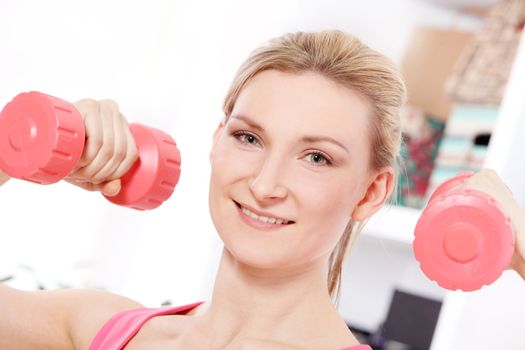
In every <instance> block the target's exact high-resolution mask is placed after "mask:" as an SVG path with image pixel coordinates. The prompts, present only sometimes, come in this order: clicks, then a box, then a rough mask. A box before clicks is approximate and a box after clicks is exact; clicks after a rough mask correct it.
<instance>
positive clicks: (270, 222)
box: [235, 202, 293, 229]
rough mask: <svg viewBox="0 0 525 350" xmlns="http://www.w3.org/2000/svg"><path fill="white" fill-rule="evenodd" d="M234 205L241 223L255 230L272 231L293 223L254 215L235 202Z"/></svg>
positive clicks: (277, 218)
mask: <svg viewBox="0 0 525 350" xmlns="http://www.w3.org/2000/svg"><path fill="white" fill-rule="evenodd" d="M235 204H236V205H237V209H238V211H239V214H240V215H241V218H242V219H243V221H244V222H245V223H247V224H248V225H250V226H254V227H256V228H263V229H274V228H279V227H284V226H285V225H288V224H291V223H293V221H291V220H287V219H283V218H279V217H274V216H265V215H260V214H256V213H254V212H253V211H252V210H250V209H248V208H246V207H245V206H242V205H241V204H239V203H237V202H235Z"/></svg>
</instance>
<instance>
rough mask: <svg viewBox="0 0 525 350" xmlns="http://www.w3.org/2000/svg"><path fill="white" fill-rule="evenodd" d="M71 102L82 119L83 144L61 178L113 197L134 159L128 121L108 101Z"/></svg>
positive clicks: (134, 152) (134, 146)
mask: <svg viewBox="0 0 525 350" xmlns="http://www.w3.org/2000/svg"><path fill="white" fill-rule="evenodd" d="M74 105H75V107H76V108H77V109H78V111H79V112H80V114H81V115H82V117H83V118H84V124H85V130H86V143H85V145H84V151H83V153H82V157H81V158H80V161H79V162H78V164H77V166H76V167H75V169H74V170H73V172H72V173H71V174H69V175H68V176H67V177H66V178H65V180H66V181H67V182H69V183H72V184H73V185H76V186H79V187H81V188H83V189H85V190H88V191H100V192H102V193H103V194H105V195H107V196H114V195H116V194H118V192H119V191H120V178H121V177H122V175H124V174H125V173H126V172H127V171H128V170H129V169H130V168H131V166H132V165H133V163H135V161H136V160H137V158H138V151H137V146H136V144H135V140H134V139H133V135H132V134H131V132H130V130H129V126H128V122H127V121H126V119H125V118H124V116H123V115H122V114H121V113H120V111H119V107H118V105H117V103H116V102H115V101H112V100H102V101H95V100H91V99H83V100H80V101H78V102H76V103H74Z"/></svg>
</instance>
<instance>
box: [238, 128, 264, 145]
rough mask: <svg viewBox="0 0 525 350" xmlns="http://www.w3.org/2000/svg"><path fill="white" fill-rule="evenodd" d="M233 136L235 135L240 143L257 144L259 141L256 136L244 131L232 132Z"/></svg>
mask: <svg viewBox="0 0 525 350" xmlns="http://www.w3.org/2000/svg"><path fill="white" fill-rule="evenodd" d="M232 135H233V137H235V138H236V139H237V140H239V141H240V142H241V143H244V144H248V145H257V144H258V143H259V140H258V139H257V136H255V135H253V134H251V133H249V132H246V131H237V132H234V133H233V134H232Z"/></svg>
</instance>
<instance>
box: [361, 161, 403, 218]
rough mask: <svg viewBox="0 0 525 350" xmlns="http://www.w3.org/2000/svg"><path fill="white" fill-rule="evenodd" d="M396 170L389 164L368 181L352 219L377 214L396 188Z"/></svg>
mask: <svg viewBox="0 0 525 350" xmlns="http://www.w3.org/2000/svg"><path fill="white" fill-rule="evenodd" d="M395 180H396V176H395V172H394V169H392V167H390V166H388V167H385V168H382V169H381V170H379V171H378V172H376V173H375V174H374V175H373V177H372V180H371V182H369V183H368V186H367V188H366V191H365V194H364V196H363V198H361V200H360V201H359V203H358V204H357V206H356V207H355V208H354V211H353V212H352V220H354V221H364V220H366V219H368V218H369V217H370V216H372V215H373V214H375V213H376V212H377V211H378V210H379V209H381V207H382V206H383V204H385V202H386V200H387V199H388V197H389V196H390V194H391V193H392V191H393V190H394V182H395Z"/></svg>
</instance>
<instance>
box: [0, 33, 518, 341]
mask: <svg viewBox="0 0 525 350" xmlns="http://www.w3.org/2000/svg"><path fill="white" fill-rule="evenodd" d="M404 100H405V87H404V84H403V81H402V79H401V77H400V75H399V73H398V71H397V70H396V69H395V67H394V65H393V64H392V63H391V62H390V61H389V60H388V59H387V58H385V57H384V56H382V55H381V54H379V53H377V52H375V51H373V50H371V49H370V48H368V47H367V46H365V45H363V44H362V43H361V42H360V41H359V40H358V39H356V38H354V37H352V36H350V35H347V34H344V33H342V32H339V31H324V32H319V33H295V34H288V35H285V36H282V37H279V38H276V39H274V40H272V41H270V42H269V43H268V44H267V45H266V46H264V47H261V48H259V49H257V50H256V51H254V52H253V53H252V54H251V55H250V57H249V58H248V59H247V60H246V61H245V62H244V63H243V65H242V66H241V67H240V69H239V71H238V72H237V75H236V76H235V78H234V80H233V83H232V86H231V88H230V89H229V91H228V93H227V96H226V100H225V103H224V114H225V116H224V118H223V119H222V121H221V122H220V124H219V126H218V127H217V129H216V131H215V133H214V135H213V146H212V149H211V152H210V163H211V169H212V172H211V179H210V191H209V206H210V213H211V217H212V220H213V223H214V226H215V227H216V229H217V232H218V233H219V235H220V237H221V239H222V240H223V242H224V249H223V254H222V258H221V261H220V266H219V269H218V274H217V278H216V282H215V286H214V290H213V296H212V298H211V300H210V301H208V302H206V303H195V304H192V305H186V306H183V307H178V308H167V309H166V308H165V309H156V310H149V309H146V308H144V307H142V306H141V305H140V304H138V303H136V302H134V301H132V300H129V299H127V298H124V297H121V296H117V295H113V294H109V293H105V292H101V291H93V290H57V291H45V292H23V291H18V290H14V289H11V288H7V287H5V286H3V287H0V308H1V310H2V313H1V315H0V348H2V349H25V348H38V349H91V350H94V349H123V348H124V347H125V349H127V350H133V349H232V350H233V349H334V350H336V349H355V350H358V349H369V347H368V346H359V345H358V341H357V340H356V338H355V337H354V336H353V335H352V333H351V332H350V331H349V329H348V328H347V326H346V324H345V322H344V321H343V320H342V319H341V317H340V316H339V314H338V312H337V311H336V309H335V307H334V300H336V299H337V292H338V286H339V282H340V274H341V267H342V263H343V260H344V257H345V254H346V252H347V250H348V248H349V246H350V245H351V242H352V241H353V240H354V239H355V237H356V235H357V234H358V231H359V229H360V227H361V225H360V223H363V222H364V221H365V220H366V219H367V218H369V217H370V216H371V215H373V214H374V213H375V212H377V211H378V210H379V209H380V208H381V207H382V205H383V204H384V203H385V201H386V200H387V199H388V197H389V196H390V194H391V193H392V192H393V190H394V187H395V183H396V171H395V169H396V161H397V157H398V153H399V148H400V142H401V129H400V121H399V110H400V107H401V106H402V105H403V103H404ZM76 106H77V107H78V109H79V110H80V111H81V112H82V114H83V116H84V118H85V124H86V130H87V146H86V149H85V152H84V154H83V158H82V160H81V162H80V163H79V167H78V169H76V171H75V172H74V173H72V174H71V175H70V176H69V178H68V179H67V180H68V181H70V182H72V183H74V184H76V185H78V186H81V187H83V188H85V189H88V190H98V191H102V192H104V193H106V194H109V195H111V194H114V193H117V192H118V190H119V180H118V179H119V177H120V176H122V174H123V173H125V171H126V170H128V169H129V167H130V166H131V164H133V162H134V161H135V160H136V157H137V151H136V147H135V144H134V142H133V138H132V137H131V134H130V133H129V129H128V126H127V122H126V120H125V119H124V118H123V117H122V115H121V114H120V112H119V110H118V106H117V104H116V103H115V102H112V101H100V102H97V101H93V100H82V101H79V102H78V103H77V104H76ZM465 186H466V187H471V188H476V189H479V190H482V191H485V192H487V193H488V194H490V195H492V196H493V197H494V198H496V199H497V200H498V201H499V202H500V203H501V204H502V206H503V207H504V208H505V210H506V211H507V213H508V214H509V215H510V217H511V219H512V222H513V224H514V228H515V231H516V232H517V235H518V237H517V238H518V245H517V248H516V252H515V255H514V259H513V263H512V266H509V268H514V269H515V270H516V271H518V272H519V273H520V274H521V276H522V277H524V278H525V268H524V266H525V261H524V259H523V257H525V238H524V234H523V232H524V230H525V215H524V213H523V212H522V211H521V209H520V208H518V206H517V204H516V202H515V201H514V199H513V198H512V195H511V194H510V193H509V191H508V189H507V188H506V187H505V185H504V184H503V183H502V182H501V180H500V179H499V177H498V176H497V175H496V174H495V173H494V172H493V171H490V170H484V171H481V172H479V173H478V174H476V175H475V176H473V177H472V178H471V179H470V180H469V181H468V182H467V183H466V185H465ZM108 320H109V321H108Z"/></svg>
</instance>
